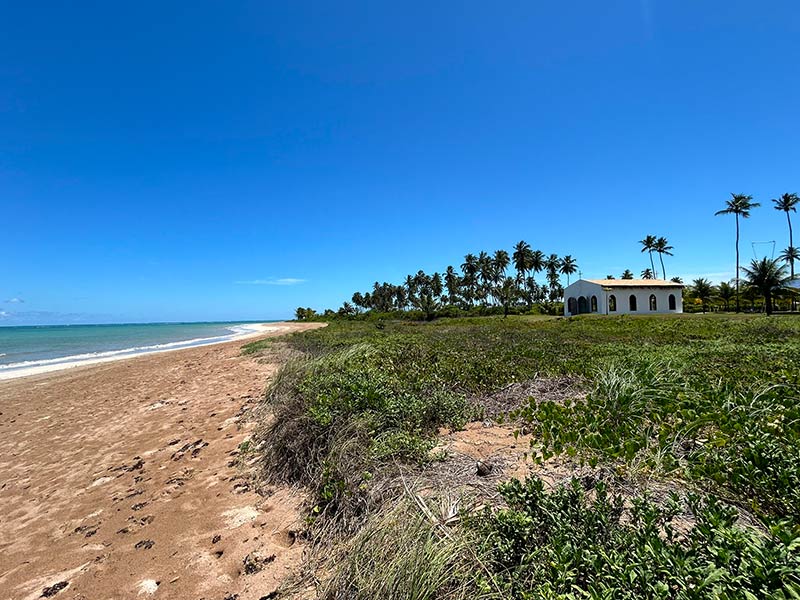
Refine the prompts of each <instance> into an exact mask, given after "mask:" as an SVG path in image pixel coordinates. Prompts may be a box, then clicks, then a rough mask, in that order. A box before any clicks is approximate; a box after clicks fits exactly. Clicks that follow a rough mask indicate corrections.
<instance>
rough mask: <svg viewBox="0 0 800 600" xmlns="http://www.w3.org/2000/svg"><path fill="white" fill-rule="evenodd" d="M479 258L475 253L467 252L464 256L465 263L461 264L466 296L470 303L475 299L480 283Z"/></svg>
mask: <svg viewBox="0 0 800 600" xmlns="http://www.w3.org/2000/svg"><path fill="white" fill-rule="evenodd" d="M478 269H479V267H478V259H477V257H476V256H475V255H474V254H467V255H466V256H465V257H464V263H463V264H462V265H461V271H462V272H463V273H464V287H465V288H466V289H465V290H464V291H465V293H464V297H465V299H466V300H467V302H469V304H470V305H472V303H473V302H474V301H475V292H476V289H475V286H476V285H477V283H478Z"/></svg>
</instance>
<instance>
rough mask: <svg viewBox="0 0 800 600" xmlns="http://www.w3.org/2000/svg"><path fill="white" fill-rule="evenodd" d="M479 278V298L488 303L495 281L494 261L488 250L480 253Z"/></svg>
mask: <svg viewBox="0 0 800 600" xmlns="http://www.w3.org/2000/svg"><path fill="white" fill-rule="evenodd" d="M478 279H479V280H480V285H479V286H478V299H479V300H480V301H481V302H483V303H486V299H487V298H488V297H489V292H490V290H491V285H492V283H493V282H494V261H492V257H491V256H489V255H488V254H487V253H486V252H481V253H480V254H478Z"/></svg>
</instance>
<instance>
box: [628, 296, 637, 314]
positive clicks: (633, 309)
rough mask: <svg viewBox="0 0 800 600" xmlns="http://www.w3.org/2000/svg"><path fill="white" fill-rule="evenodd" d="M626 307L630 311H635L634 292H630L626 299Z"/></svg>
mask: <svg viewBox="0 0 800 600" xmlns="http://www.w3.org/2000/svg"><path fill="white" fill-rule="evenodd" d="M628 307H629V308H630V310H631V312H635V311H636V296H635V295H634V294H631V297H630V298H629V299H628Z"/></svg>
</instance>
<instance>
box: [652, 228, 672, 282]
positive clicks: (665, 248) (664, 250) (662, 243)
mask: <svg viewBox="0 0 800 600" xmlns="http://www.w3.org/2000/svg"><path fill="white" fill-rule="evenodd" d="M653 249H654V250H655V251H656V252H658V259H659V260H660V261H661V278H662V279H666V278H667V270H666V269H665V268H664V255H665V254H666V255H667V256H672V252H670V250H674V249H675V248H673V247H672V246H670V245H669V242H668V241H667V238H665V237H660V238H658V239H657V240H656V243H655V246H654V247H653Z"/></svg>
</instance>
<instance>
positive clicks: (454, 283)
mask: <svg viewBox="0 0 800 600" xmlns="http://www.w3.org/2000/svg"><path fill="white" fill-rule="evenodd" d="M444 286H445V287H446V288H447V301H448V302H449V303H450V304H456V303H457V302H458V292H459V290H460V289H461V277H459V276H458V273H456V270H455V269H454V268H453V267H452V266H448V267H447V271H445V274H444Z"/></svg>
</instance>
